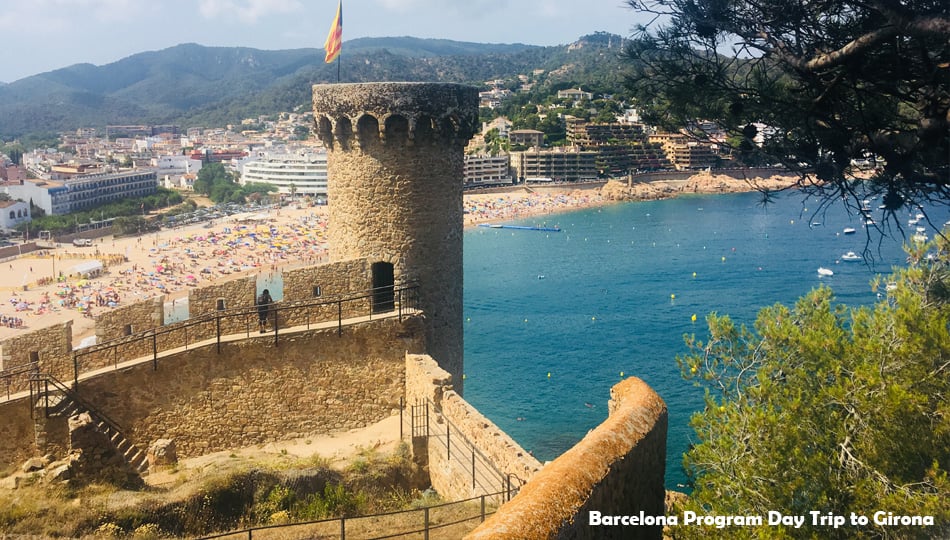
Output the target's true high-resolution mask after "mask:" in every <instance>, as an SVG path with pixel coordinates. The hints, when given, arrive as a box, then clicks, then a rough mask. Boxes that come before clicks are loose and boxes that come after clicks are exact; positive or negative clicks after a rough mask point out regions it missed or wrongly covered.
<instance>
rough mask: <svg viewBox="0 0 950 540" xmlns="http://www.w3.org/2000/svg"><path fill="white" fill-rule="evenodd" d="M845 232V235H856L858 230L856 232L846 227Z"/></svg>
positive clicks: (852, 228)
mask: <svg viewBox="0 0 950 540" xmlns="http://www.w3.org/2000/svg"><path fill="white" fill-rule="evenodd" d="M843 232H844V233H845V234H854V233H855V232H856V230H855V228H854V227H845V228H844V231H843Z"/></svg>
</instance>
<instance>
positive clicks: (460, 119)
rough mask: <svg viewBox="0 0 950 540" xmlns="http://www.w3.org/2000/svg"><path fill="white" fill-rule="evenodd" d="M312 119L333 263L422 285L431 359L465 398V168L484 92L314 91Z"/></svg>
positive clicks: (443, 87)
mask: <svg viewBox="0 0 950 540" xmlns="http://www.w3.org/2000/svg"><path fill="white" fill-rule="evenodd" d="M313 110H314V120H315V123H316V129H317V135H318V137H319V138H320V139H321V140H322V141H323V143H324V145H325V146H326V147H327V149H328V158H327V161H328V163H327V168H328V176H329V178H330V182H329V184H328V188H327V189H328V198H329V201H330V225H329V231H328V232H329V234H328V236H329V240H330V259H331V260H332V261H340V260H348V259H356V258H366V259H368V260H369V261H370V262H371V263H386V264H391V265H392V268H393V274H394V278H395V281H396V282H397V283H399V282H410V281H416V282H418V283H419V285H420V298H419V302H420V305H419V307H420V308H421V309H422V310H423V311H424V312H425V313H426V341H427V349H428V352H429V354H431V355H432V356H433V357H434V358H435V359H436V360H437V361H438V362H439V364H440V365H441V366H443V367H444V368H445V369H446V370H447V371H448V372H449V373H451V374H452V375H453V378H454V380H455V387H456V390H458V391H460V392H461V389H462V388H461V386H462V385H461V381H462V378H461V375H462V350H463V349H462V227H463V220H462V218H463V216H462V184H463V170H462V168H463V161H464V155H463V151H464V146H465V144H466V143H467V142H468V140H469V139H470V138H471V137H472V135H473V134H474V133H475V131H476V130H477V128H478V89H477V88H475V87H469V86H461V85H454V84H433V83H370V84H330V85H315V86H314V87H313Z"/></svg>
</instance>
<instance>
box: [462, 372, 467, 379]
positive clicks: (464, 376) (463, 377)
mask: <svg viewBox="0 0 950 540" xmlns="http://www.w3.org/2000/svg"><path fill="white" fill-rule="evenodd" d="M466 378H467V376H466V375H465V374H464V373H463V374H462V380H463V381H464V380H465V379H466Z"/></svg>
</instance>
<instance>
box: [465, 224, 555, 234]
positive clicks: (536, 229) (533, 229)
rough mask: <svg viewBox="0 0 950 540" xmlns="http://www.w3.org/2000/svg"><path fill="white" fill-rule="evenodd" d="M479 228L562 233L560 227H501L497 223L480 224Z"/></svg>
mask: <svg viewBox="0 0 950 540" xmlns="http://www.w3.org/2000/svg"><path fill="white" fill-rule="evenodd" d="M478 226H479V227H486V228H489V229H518V230H522V231H546V232H561V228H560V227H531V226H528V225H499V224H497V223H479V224H478Z"/></svg>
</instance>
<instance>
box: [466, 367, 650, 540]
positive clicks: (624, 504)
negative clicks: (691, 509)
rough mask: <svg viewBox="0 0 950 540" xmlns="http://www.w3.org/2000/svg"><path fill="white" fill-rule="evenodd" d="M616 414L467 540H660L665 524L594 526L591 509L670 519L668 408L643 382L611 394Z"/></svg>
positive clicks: (633, 380) (619, 385) (625, 384)
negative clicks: (666, 515)
mask: <svg viewBox="0 0 950 540" xmlns="http://www.w3.org/2000/svg"><path fill="white" fill-rule="evenodd" d="M610 394H611V402H610V404H609V411H610V413H609V416H608V417H607V420H605V421H604V422H603V423H602V424H600V425H599V426H597V427H596V428H594V430H593V431H591V432H590V433H588V434H587V436H586V437H584V439H583V440H581V441H580V442H579V443H577V444H576V445H575V446H574V447H573V448H571V449H570V450H568V451H567V452H565V453H564V454H562V455H561V456H560V457H558V458H557V459H555V460H554V461H552V462H550V463H547V464H546V465H545V466H544V468H543V469H542V470H541V472H539V473H538V474H536V475H535V476H534V477H533V478H532V479H531V481H530V482H529V483H528V484H527V485H526V486H524V487H523V488H522V489H521V492H520V493H518V495H517V496H515V498H513V499H512V500H511V501H509V502H507V503H505V504H504V505H503V506H502V507H501V508H499V509H498V511H497V512H496V513H495V514H494V515H492V516H491V517H490V518H488V520H486V521H485V522H484V523H482V524H481V525H480V526H479V527H478V528H476V529H475V530H474V531H472V533H470V534H469V535H468V536H466V537H465V538H466V540H483V539H501V538H505V539H507V538H572V539H601V538H607V539H610V538H617V539H628V538H629V539H637V538H649V539H659V538H661V537H662V534H663V531H662V527H659V526H658V527H633V526H628V527H591V526H589V525H588V519H589V512H590V511H599V512H601V513H602V514H604V515H639V513H640V512H641V511H642V512H644V514H645V515H648V516H662V515H664V497H665V491H664V487H663V476H664V473H665V471H666V466H665V465H666V463H665V455H666V430H667V421H668V417H667V410H666V404H665V403H663V400H662V399H660V397H659V396H658V395H657V394H656V393H655V392H654V391H653V390H652V389H651V388H650V387H649V386H648V385H647V384H646V383H644V382H643V381H641V380H640V379H637V378H632V377H631V378H629V379H626V380H624V381H621V382H619V383H617V384H616V385H614V387H613V388H612V389H611V391H610Z"/></svg>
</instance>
